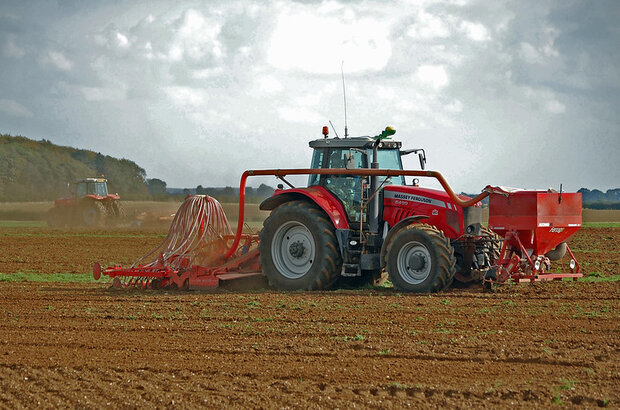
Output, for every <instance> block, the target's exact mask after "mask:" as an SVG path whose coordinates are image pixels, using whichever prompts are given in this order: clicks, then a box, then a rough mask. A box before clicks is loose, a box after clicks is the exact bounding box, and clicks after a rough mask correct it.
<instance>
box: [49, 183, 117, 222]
mask: <svg viewBox="0 0 620 410" xmlns="http://www.w3.org/2000/svg"><path fill="white" fill-rule="evenodd" d="M71 193H72V195H71V196H67V197H63V198H58V199H56V200H55V201H54V207H53V208H52V209H50V211H49V213H48V217H47V223H48V225H49V226H52V227H62V226H65V225H68V226H85V227H92V228H95V227H100V226H102V225H104V224H105V223H106V222H110V221H119V220H120V219H121V218H122V214H123V209H122V205H121V203H120V199H121V197H120V196H119V195H118V194H110V193H108V184H107V180H106V179H105V178H86V179H82V180H79V181H77V182H74V183H73V184H71Z"/></svg>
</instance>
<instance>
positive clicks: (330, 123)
mask: <svg viewBox="0 0 620 410" xmlns="http://www.w3.org/2000/svg"><path fill="white" fill-rule="evenodd" d="M329 125H331V126H332V130H334V134H336V138H340V137H339V136H338V133H337V132H336V127H334V124H332V120H329Z"/></svg>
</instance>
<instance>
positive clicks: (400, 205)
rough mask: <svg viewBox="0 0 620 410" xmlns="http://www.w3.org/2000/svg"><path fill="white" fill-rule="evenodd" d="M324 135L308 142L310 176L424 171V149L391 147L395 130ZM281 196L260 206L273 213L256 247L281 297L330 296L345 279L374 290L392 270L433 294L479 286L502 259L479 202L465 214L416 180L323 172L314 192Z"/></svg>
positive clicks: (406, 284) (311, 187)
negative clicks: (296, 293)
mask: <svg viewBox="0 0 620 410" xmlns="http://www.w3.org/2000/svg"><path fill="white" fill-rule="evenodd" d="M326 131H327V130H324V137H325V138H323V139H318V140H314V141H311V142H310V147H311V148H313V149H314V154H313V157H312V165H311V167H312V168H339V169H342V168H345V169H350V170H353V169H364V168H381V169H392V170H402V169H403V167H402V161H401V157H402V156H403V155H407V154H410V153H418V155H419V157H420V165H421V167H422V169H424V165H425V162H426V156H425V153H424V150H422V149H411V150H404V151H403V150H401V145H402V144H401V143H400V142H397V141H391V140H388V139H387V137H389V135H392V134H394V131H393V130H392V129H391V128H389V127H388V128H387V129H386V131H384V132H383V133H382V134H381V135H379V136H377V137H353V138H343V139H340V138H328V135H327V132H326ZM369 179H370V180H369ZM279 188H280V189H278V190H277V191H276V192H275V194H274V195H273V196H272V197H270V198H268V199H267V200H265V201H264V202H263V203H262V204H261V205H260V209H262V210H271V211H272V212H271V215H270V216H269V217H268V218H267V219H266V220H265V222H264V229H263V230H262V231H261V234H260V244H259V249H260V262H261V264H262V267H263V271H264V272H265V275H266V276H267V278H268V279H269V282H270V284H271V285H273V286H275V287H276V288H279V289H286V290H294V289H326V288H329V287H331V286H332V285H333V284H334V283H336V281H337V280H338V279H339V278H340V277H342V278H343V279H345V280H347V279H348V280H349V281H351V282H352V283H358V284H361V283H373V282H375V283H376V282H377V281H378V280H380V278H381V277H382V275H381V272H382V270H384V269H385V270H386V271H387V273H388V274H389V276H390V278H391V280H392V282H393V284H394V286H395V287H397V288H398V289H401V290H403V291H410V292H436V291H440V290H442V289H444V288H446V287H448V286H449V285H450V284H451V283H452V281H453V279H457V280H458V281H461V282H469V281H472V280H478V279H482V277H483V276H484V273H485V272H486V271H487V270H488V269H489V268H490V267H491V266H492V265H493V261H494V259H495V258H496V257H497V256H498V250H499V248H500V242H499V241H498V240H497V239H496V237H495V235H494V234H493V233H492V232H490V231H489V230H487V229H486V228H483V227H482V225H481V208H480V203H478V204H476V205H475V206H472V207H468V208H463V207H461V206H459V205H457V204H456V203H454V201H453V200H452V199H451V198H450V197H449V196H448V194H447V193H446V192H444V191H439V190H434V189H428V188H421V187H419V186H418V185H417V180H416V179H414V180H413V185H406V184H405V177H404V176H402V175H399V176H393V177H378V176H373V177H370V178H368V177H366V176H362V175H351V174H336V175H330V174H322V175H310V177H309V180H308V187H307V188H291V189H282V188H283V187H282V185H280V186H279ZM460 198H461V199H463V200H468V199H470V198H468V197H463V196H461V197H460ZM341 281H342V279H341Z"/></svg>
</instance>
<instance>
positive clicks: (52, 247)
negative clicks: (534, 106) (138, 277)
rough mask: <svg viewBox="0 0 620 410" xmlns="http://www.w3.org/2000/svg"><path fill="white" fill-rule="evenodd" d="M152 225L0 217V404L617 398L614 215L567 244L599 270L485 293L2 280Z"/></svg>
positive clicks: (113, 248) (88, 258)
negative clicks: (91, 226) (82, 226)
mask: <svg viewBox="0 0 620 410" xmlns="http://www.w3.org/2000/svg"><path fill="white" fill-rule="evenodd" d="M162 239H163V232H147V231H135V230H133V231H76V230H73V231H70V230H67V231H59V230H50V229H46V228H7V227H5V228H0V273H1V275H0V408H22V407H35V406H36V407H44V408H51V407H87V408H95V407H96V408H99V407H102V406H107V405H109V406H111V407H136V406H137V407H153V406H156V407H172V406H175V407H180V408H190V407H191V408H194V407H197V406H206V407H237V408H248V407H250V408H254V407H294V408H316V407H330V408H331V407H341V408H343V407H345V408H351V407H362V408H363V407H388V408H400V407H406V406H415V407H420V406H433V407H437V406H442V407H443V406H450V407H453V406H454V407H463V408H465V407H471V406H476V407H488V408H496V407H508V406H511V407H512V406H522V407H545V408H548V407H553V406H563V407H568V408H570V407H588V408H592V407H598V406H607V407H611V408H618V407H619V406H620V389H619V386H620V320H619V319H620V311H619V310H620V282H618V281H617V280H612V281H604V280H605V279H614V278H617V275H618V274H620V272H619V271H620V269H619V268H620V251H619V248H620V246H619V244H620V229H618V228H583V229H582V230H581V231H580V232H578V233H577V235H576V236H575V237H574V238H573V240H572V242H571V243H570V246H571V248H572V249H573V251H574V252H575V255H576V257H577V258H578V260H579V262H580V263H581V265H582V267H584V270H585V272H586V273H590V276H588V278H587V279H588V280H594V281H595V282H591V283H589V282H553V283H535V284H521V285H514V286H503V287H501V288H500V289H498V290H497V291H495V292H484V291H483V290H482V286H480V285H474V286H471V287H468V288H454V289H450V290H448V291H445V292H442V293H439V294H436V295H409V294H401V293H399V292H397V291H395V290H393V289H392V288H366V289H361V290H335V291H329V292H293V293H281V292H277V291H274V290H270V289H263V290H258V291H237V292H231V291H222V290H220V291H215V292H198V291H185V292H176V291H151V290H114V289H110V288H109V282H84V283H78V282H65V281H62V279H59V281H57V282H27V281H12V280H10V279H11V277H16V278H17V277H20V275H21V277H23V278H28V277H34V275H35V274H44V275H47V274H55V273H75V274H80V275H82V276H76V277H84V278H85V277H86V276H87V275H90V270H91V267H92V263H93V262H95V261H99V262H101V263H102V265H105V264H110V263H122V264H125V265H126V264H130V263H131V262H133V261H134V260H135V259H137V258H138V257H140V256H142V255H143V254H145V253H147V252H148V251H150V250H151V249H152V248H154V247H155V246H156V245H158V244H159V242H160V241H161V240H162ZM13 275H14V276H13ZM29 275H30V276H29Z"/></svg>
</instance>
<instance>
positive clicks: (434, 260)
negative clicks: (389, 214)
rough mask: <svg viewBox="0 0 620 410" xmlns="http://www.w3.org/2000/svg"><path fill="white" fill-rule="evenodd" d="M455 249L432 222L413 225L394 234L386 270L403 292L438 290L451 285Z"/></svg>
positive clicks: (396, 286) (454, 263)
mask: <svg viewBox="0 0 620 410" xmlns="http://www.w3.org/2000/svg"><path fill="white" fill-rule="evenodd" d="M455 265H456V258H455V257H454V249H453V248H452V246H451V245H450V241H449V240H448V239H447V238H446V237H445V236H444V234H443V233H442V232H441V231H440V230H438V229H436V228H435V227H433V226H430V225H422V224H414V225H410V226H408V227H407V228H404V229H402V230H401V231H400V232H398V233H397V234H396V236H395V237H394V239H393V241H392V243H391V245H390V247H389V250H388V254H387V270H388V273H389V274H390V279H391V280H392V283H393V284H394V287H395V288H397V289H399V290H402V291H404V292H419V293H429V292H439V291H440V290H443V289H445V288H447V287H448V286H450V284H452V279H453V277H454V272H455Z"/></svg>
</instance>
